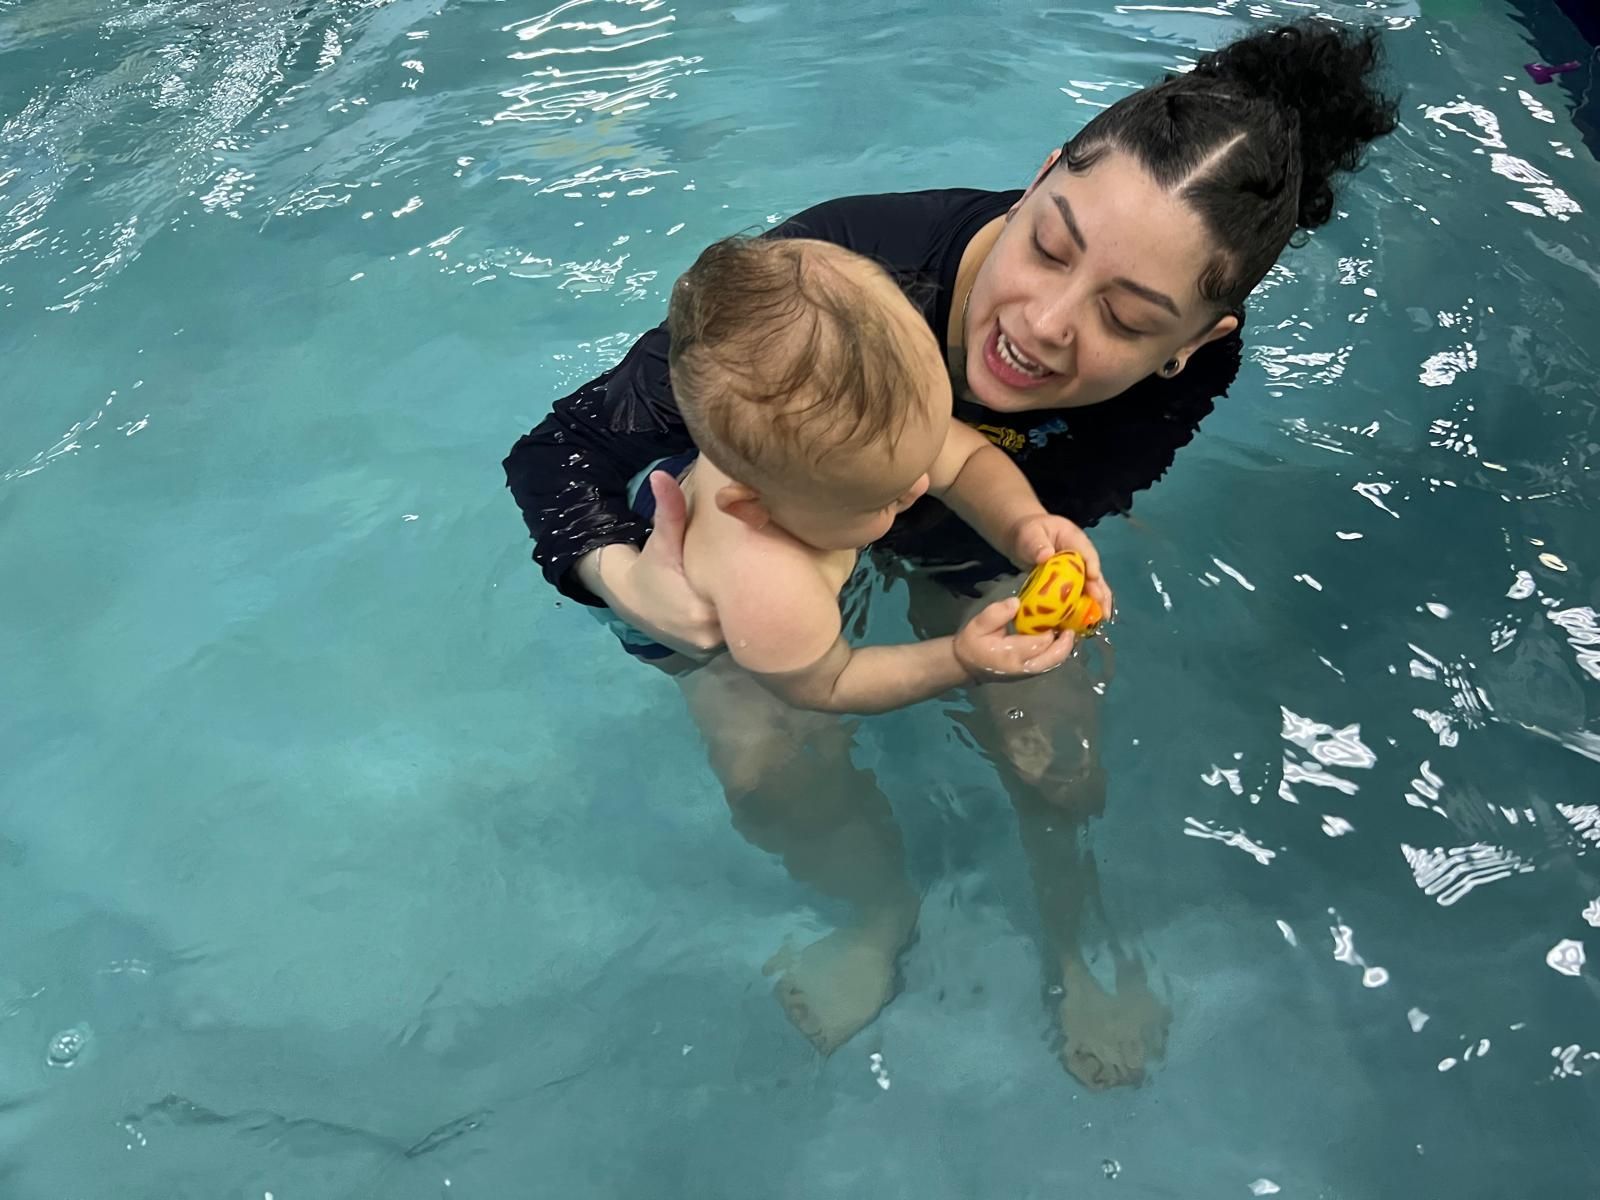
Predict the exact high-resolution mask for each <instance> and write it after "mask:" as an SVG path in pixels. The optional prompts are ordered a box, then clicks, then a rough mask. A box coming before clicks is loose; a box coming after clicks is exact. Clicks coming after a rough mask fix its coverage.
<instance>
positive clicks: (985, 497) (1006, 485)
mask: <svg viewBox="0 0 1600 1200" xmlns="http://www.w3.org/2000/svg"><path fill="white" fill-rule="evenodd" d="M928 490H929V491H930V492H931V493H932V494H933V495H935V496H937V497H938V498H939V499H940V500H942V501H944V503H945V505H946V506H947V507H948V508H949V509H950V510H951V511H952V512H954V513H955V514H956V515H957V516H958V517H960V518H961V519H962V520H963V521H965V522H966V523H967V524H968V525H970V526H972V528H974V529H975V530H977V531H978V532H979V533H980V534H982V535H983V539H984V541H986V542H988V543H989V544H990V545H991V546H993V547H994V548H995V549H996V550H998V551H999V552H1000V553H1001V554H1004V555H1005V556H1006V557H1007V558H1009V559H1010V560H1011V561H1012V562H1014V563H1016V564H1017V565H1018V566H1019V567H1031V566H1033V565H1034V564H1035V563H1040V562H1043V561H1044V560H1045V559H1047V558H1049V557H1050V556H1051V555H1052V554H1057V553H1059V552H1061V551H1063V550H1076V551H1078V553H1080V554H1082V555H1083V562H1084V567H1085V568H1086V574H1087V576H1088V580H1089V586H1090V589H1091V590H1092V591H1093V592H1094V593H1095V595H1096V598H1097V599H1099V600H1100V602H1101V606H1102V607H1103V608H1104V609H1105V610H1106V611H1107V612H1110V611H1111V593H1110V591H1109V590H1108V589H1107V588H1106V585H1105V581H1104V580H1103V579H1102V578H1101V574H1100V554H1099V552H1098V551H1096V550H1095V548H1094V543H1093V542H1091V541H1090V540H1089V535H1088V534H1086V533H1084V531H1083V530H1082V529H1081V528H1079V527H1078V526H1077V525H1075V524H1074V523H1073V522H1071V521H1069V520H1067V519H1066V518H1065V517H1058V516H1054V515H1052V514H1051V513H1050V512H1048V511H1047V510H1046V509H1045V507H1044V505H1042V504H1040V503H1039V497H1038V494H1037V493H1035V492H1034V490H1033V485H1032V484H1031V483H1029V482H1028V478H1027V476H1025V475H1024V474H1023V473H1022V471H1021V469H1020V468H1019V467H1018V466H1017V465H1016V463H1014V462H1012V461H1011V459H1010V458H1008V457H1007V456H1006V454H1005V452H1004V451H1002V450H1000V449H999V448H998V447H996V446H994V445H992V444H991V443H990V442H989V441H988V439H986V438H985V437H984V436H983V435H982V434H981V433H979V432H978V431H977V430H976V429H973V428H972V427H971V426H970V425H964V424H962V423H961V422H960V421H951V422H950V433H949V434H948V436H946V438H945V442H944V448H943V449H942V450H941V451H940V452H939V457H938V459H937V460H935V462H934V465H933V470H931V471H929V472H928Z"/></svg>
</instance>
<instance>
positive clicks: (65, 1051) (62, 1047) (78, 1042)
mask: <svg viewBox="0 0 1600 1200" xmlns="http://www.w3.org/2000/svg"><path fill="white" fill-rule="evenodd" d="M88 1044H89V1031H88V1030H87V1029H81V1028H74V1029H64V1030H62V1031H61V1032H60V1033H58V1034H56V1035H55V1037H53V1038H51V1039H50V1049H49V1051H48V1052H47V1053H46V1054H45V1062H47V1063H48V1064H49V1065H50V1066H52V1067H70V1066H71V1065H72V1064H73V1063H75V1062H77V1061H78V1056H79V1055H80V1054H82V1053H83V1048H84V1047H85V1046H87V1045H88Z"/></svg>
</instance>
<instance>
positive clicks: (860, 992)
mask: <svg viewBox="0 0 1600 1200" xmlns="http://www.w3.org/2000/svg"><path fill="white" fill-rule="evenodd" d="M915 921H916V911H915V908H913V909H912V910H911V913H910V915H909V916H899V917H897V918H895V919H885V920H881V921H878V922H874V923H869V924H866V925H852V926H847V927H846V928H844V929H836V930H834V932H832V933H830V934H828V935H827V936H826V937H824V938H820V939H819V940H817V941H815V942H812V943H811V945H809V946H807V947H806V948H805V949H804V950H801V951H800V952H799V953H798V954H796V953H795V952H793V951H792V950H790V949H789V948H788V947H787V946H785V947H784V948H783V949H782V950H780V951H778V953H777V954H775V955H773V956H772V959H771V960H770V961H769V962H768V963H767V965H766V968H765V973H766V974H768V975H773V974H778V973H779V972H781V975H780V976H779V979H778V982H777V985H776V986H775V987H774V988H773V994H774V995H775V996H777V998H778V1003H779V1004H781V1005H783V1011H784V1013H785V1014H786V1015H787V1016H788V1018H789V1020H790V1021H792V1022H793V1023H794V1026H795V1028H796V1029H798V1030H799V1031H800V1032H801V1033H803V1034H805V1035H806V1037H808V1038H810V1039H811V1043H812V1045H814V1046H816V1048H817V1049H818V1050H820V1051H821V1052H822V1053H823V1054H832V1053H833V1052H834V1051H835V1050H837V1049H838V1048H839V1047H840V1046H842V1045H844V1044H845V1043H846V1042H848V1041H849V1040H850V1039H851V1038H853V1037H854V1036H855V1035H856V1034H857V1033H859V1032H860V1031H861V1030H862V1029H863V1028H864V1027H865V1026H866V1025H867V1024H868V1023H869V1022H870V1021H871V1020H872V1019H873V1018H874V1017H876V1016H877V1015H878V1013H879V1012H880V1011H881V1010H882V1009H883V1006H884V1005H885V1004H887V1003H889V1001H890V1000H891V999H893V998H894V992H895V960H896V959H897V958H898V957H899V956H900V951H901V950H903V949H904V948H905V946H906V943H907V942H908V941H909V940H910V938H911V931H912V929H913V928H914V927H915Z"/></svg>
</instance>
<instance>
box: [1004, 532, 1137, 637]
mask: <svg viewBox="0 0 1600 1200" xmlns="http://www.w3.org/2000/svg"><path fill="white" fill-rule="evenodd" d="M1011 546H1012V549H1011V556H1012V561H1014V562H1016V563H1018V564H1019V565H1022V566H1033V565H1036V564H1038V563H1042V562H1043V561H1044V560H1045V559H1047V558H1049V557H1050V556H1051V555H1052V554H1060V553H1062V552H1063V551H1066V550H1076V551H1077V552H1078V553H1079V554H1081V555H1083V571H1084V584H1085V587H1086V588H1087V590H1088V592H1089V595H1091V596H1093V597H1094V599H1095V602H1096V603H1097V604H1099V605H1100V611H1101V612H1103V613H1105V614H1106V615H1107V616H1110V615H1111V606H1112V603H1113V601H1114V600H1115V597H1113V596H1112V594H1111V588H1110V587H1109V586H1107V584H1106V581H1105V577H1104V576H1103V575H1102V574H1101V573H1100V552H1099V551H1098V550H1096V549H1095V548H1094V543H1093V542H1091V541H1090V540H1089V535H1088V534H1087V533H1085V532H1084V531H1083V530H1082V529H1081V528H1080V527H1079V526H1077V525H1075V524H1073V523H1072V522H1071V521H1069V520H1067V519H1066V518H1065V517H1058V516H1055V515H1054V514H1052V513H1041V514H1040V515H1038V516H1035V517H1025V518H1023V519H1022V520H1021V521H1018V522H1017V524H1016V526H1015V527H1014V528H1013V529H1012V531H1011Z"/></svg>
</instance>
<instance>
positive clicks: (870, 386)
mask: <svg viewBox="0 0 1600 1200" xmlns="http://www.w3.org/2000/svg"><path fill="white" fill-rule="evenodd" d="M852 266H856V267H859V268H861V269H858V270H852V269H851V267H852ZM873 272H877V273H878V274H879V275H880V276H881V277H882V278H883V279H884V280H886V281H887V280H889V276H888V275H887V273H885V272H883V269H882V268H881V267H879V266H877V265H876V264H874V263H872V262H871V261H870V260H868V259H865V258H862V257H861V256H860V255H857V254H854V253H853V252H851V251H848V250H844V249H842V248H841V247H838V246H834V245H832V244H831V243H827V242H818V241H812V240H809V239H803V238H752V237H730V238H725V239H724V240H722V241H719V242H715V243H713V244H712V245H711V246H709V247H707V248H706V249H705V251H704V252H702V253H701V255H700V257H699V258H697V259H696V260H695V263H694V265H693V266H692V267H690V268H689V269H688V270H687V271H685V272H684V273H683V275H682V276H681V277H680V278H679V279H678V281H677V283H676V284H675V285H674V286H673V289H672V299H671V302H670V304H669V306H668V309H667V330H668V333H669V334H670V335H671V350H670V351H669V356H668V362H669V365H670V369H671V372H672V390H673V393H674V395H675V397H676V399H677V402H678V408H679V411H681V412H682V414H683V419H684V422H685V424H686V425H687V426H688V428H689V433H690V435H691V436H692V437H693V438H694V440H695V444H696V445H697V446H698V447H699V448H700V450H701V452H702V453H704V454H706V455H707V456H709V457H710V459H711V460H712V461H713V462H715V463H716V464H717V466H718V467H720V468H721V469H722V470H724V471H727V472H728V473H729V474H730V475H732V476H734V477H735V478H740V479H741V481H742V482H745V483H752V484H753V483H754V482H755V478H747V477H751V476H753V477H761V476H767V475H771V474H773V473H778V474H781V475H787V476H792V475H794V474H796V473H797V471H810V470H813V469H814V468H816V467H817V466H818V465H819V464H820V463H821V462H822V460H823V459H825V458H826V457H827V456H828V455H829V454H830V453H832V452H834V451H836V450H838V449H840V448H841V447H843V446H845V445H846V444H850V445H852V446H854V447H863V446H871V445H873V444H875V443H879V442H883V441H887V442H888V443H889V444H890V445H892V444H893V442H894V440H895V439H896V438H897V437H898V434H899V431H900V429H901V427H902V426H903V425H904V423H905V421H906V419H907V416H908V414H909V413H911V412H914V411H916V410H917V406H916V395H917V389H919V388H922V387H926V386H927V385H926V380H924V379H922V378H920V377H919V375H918V372H917V367H916V363H915V360H914V359H913V357H912V356H911V355H909V354H908V353H907V350H908V347H907V346H906V344H905V335H904V330H903V324H897V323H896V321H895V318H894V316H893V314H891V313H889V312H887V311H886V310H885V306H884V304H883V303H882V301H881V299H880V298H879V297H877V296H875V295H873V294H872V293H871V291H870V289H869V286H868V281H869V280H870V279H871V278H872V273H873ZM890 282H891V284H892V281H890ZM907 307H908V309H909V302H907Z"/></svg>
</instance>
